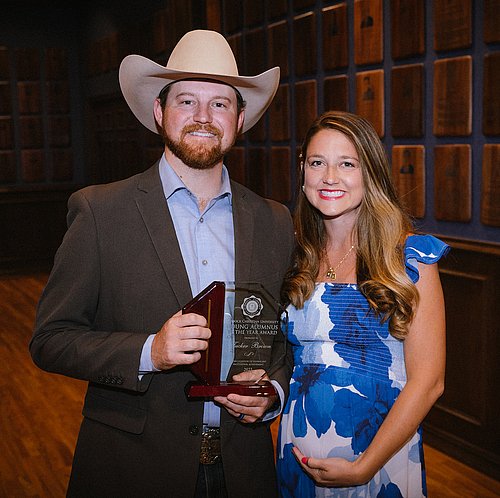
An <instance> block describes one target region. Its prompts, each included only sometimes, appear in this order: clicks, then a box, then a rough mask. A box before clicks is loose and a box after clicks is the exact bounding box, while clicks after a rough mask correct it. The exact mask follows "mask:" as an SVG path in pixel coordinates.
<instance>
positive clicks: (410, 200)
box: [392, 145, 425, 218]
mask: <svg viewBox="0 0 500 498" xmlns="http://www.w3.org/2000/svg"><path fill="white" fill-rule="evenodd" d="M392 179H393V182H394V185H395V187H396V190H397V192H398V196H399V198H400V200H401V203H402V204H403V206H404V207H405V208H406V209H407V210H408V212H409V213H410V215H411V216H413V217H416V218H423V217H424V215H425V148H424V146H423V145H396V146H394V147H393V148H392Z"/></svg>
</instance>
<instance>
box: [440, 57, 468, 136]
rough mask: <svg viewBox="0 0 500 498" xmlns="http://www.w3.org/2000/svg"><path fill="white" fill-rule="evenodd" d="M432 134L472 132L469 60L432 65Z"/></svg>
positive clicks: (444, 61) (452, 59)
mask: <svg viewBox="0 0 500 498" xmlns="http://www.w3.org/2000/svg"><path fill="white" fill-rule="evenodd" d="M433 110H434V134H435V135H438V136H443V135H452V136H459V135H470V134H471V132H472V59H471V57H470V56H469V55H466V56H463V57H454V58H451V59H442V60H438V61H436V62H434V106H433Z"/></svg>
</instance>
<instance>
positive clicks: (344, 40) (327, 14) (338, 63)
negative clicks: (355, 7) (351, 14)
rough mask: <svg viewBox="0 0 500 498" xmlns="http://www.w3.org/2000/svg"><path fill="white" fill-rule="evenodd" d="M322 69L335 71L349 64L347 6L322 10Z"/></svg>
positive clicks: (342, 5) (336, 6) (341, 5)
mask: <svg viewBox="0 0 500 498" xmlns="http://www.w3.org/2000/svg"><path fill="white" fill-rule="evenodd" d="M322 18H323V68H324V69H337V68H339V67H347V65H348V64H349V43H348V27H347V26H348V25H347V5H346V4H345V3H344V4H340V5H334V6H332V7H327V8H325V9H323V12H322Z"/></svg>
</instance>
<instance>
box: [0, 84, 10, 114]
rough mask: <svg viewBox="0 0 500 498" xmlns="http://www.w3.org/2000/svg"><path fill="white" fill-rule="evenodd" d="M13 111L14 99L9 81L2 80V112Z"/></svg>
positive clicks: (0, 93) (8, 112)
mask: <svg viewBox="0 0 500 498" xmlns="http://www.w3.org/2000/svg"><path fill="white" fill-rule="evenodd" d="M11 112H12V99H11V93H10V85H9V82H8V81H0V114H10V113H11Z"/></svg>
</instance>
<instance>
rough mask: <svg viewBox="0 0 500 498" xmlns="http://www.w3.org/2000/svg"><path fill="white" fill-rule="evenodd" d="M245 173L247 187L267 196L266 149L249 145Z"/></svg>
mask: <svg viewBox="0 0 500 498" xmlns="http://www.w3.org/2000/svg"><path fill="white" fill-rule="evenodd" d="M247 175H248V185H249V188H250V189H252V190H253V191H254V192H257V194H259V195H262V196H263V197H267V196H268V194H267V191H268V188H267V149H266V148H265V147H249V149H248V168H247Z"/></svg>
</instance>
